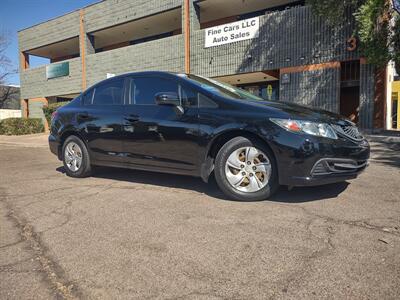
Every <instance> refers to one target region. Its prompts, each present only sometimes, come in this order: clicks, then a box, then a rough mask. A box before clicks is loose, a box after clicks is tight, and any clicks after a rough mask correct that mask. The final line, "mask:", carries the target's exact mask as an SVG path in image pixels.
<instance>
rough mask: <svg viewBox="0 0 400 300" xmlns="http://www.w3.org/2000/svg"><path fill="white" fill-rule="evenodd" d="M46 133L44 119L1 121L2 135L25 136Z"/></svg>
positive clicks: (0, 131)
mask: <svg viewBox="0 0 400 300" xmlns="http://www.w3.org/2000/svg"><path fill="white" fill-rule="evenodd" d="M41 132H44V126H43V120H42V119H33V118H32V119H25V118H8V119H4V120H1V121H0V135H23V134H32V133H41Z"/></svg>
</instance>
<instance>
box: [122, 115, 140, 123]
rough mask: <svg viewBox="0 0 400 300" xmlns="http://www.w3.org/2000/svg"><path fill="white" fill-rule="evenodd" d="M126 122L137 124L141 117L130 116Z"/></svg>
mask: <svg viewBox="0 0 400 300" xmlns="http://www.w3.org/2000/svg"><path fill="white" fill-rule="evenodd" d="M125 120H126V121H128V122H130V123H135V122H137V121H139V120H140V117H139V116H134V115H130V116H129V117H125Z"/></svg>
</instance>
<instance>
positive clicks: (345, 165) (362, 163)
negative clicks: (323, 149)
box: [311, 158, 368, 176]
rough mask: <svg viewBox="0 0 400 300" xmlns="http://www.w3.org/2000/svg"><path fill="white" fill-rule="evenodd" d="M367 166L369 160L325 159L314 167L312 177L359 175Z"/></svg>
mask: <svg viewBox="0 0 400 300" xmlns="http://www.w3.org/2000/svg"><path fill="white" fill-rule="evenodd" d="M367 165H368V161H367V160H359V161H356V160H352V159H335V158H323V159H321V160H319V161H318V162H317V163H316V164H315V165H314V167H313V168H312V171H311V175H312V176H318V175H328V174H345V173H358V172H360V171H362V170H363V169H364V168H365V167H366V166H367Z"/></svg>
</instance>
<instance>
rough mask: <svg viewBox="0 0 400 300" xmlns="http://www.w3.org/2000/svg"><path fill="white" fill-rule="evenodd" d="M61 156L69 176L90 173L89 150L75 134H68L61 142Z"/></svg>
mask: <svg viewBox="0 0 400 300" xmlns="http://www.w3.org/2000/svg"><path fill="white" fill-rule="evenodd" d="M62 154H63V156H62V158H63V163H64V168H65V172H66V173H67V175H68V176H71V177H79V178H80V177H87V176H89V175H90V173H91V166H90V157H89V152H88V150H87V148H86V145H85V143H84V142H83V141H82V140H81V139H80V138H78V137H77V136H74V135H71V136H69V137H68V138H67V139H66V141H65V142H64V144H63V148H62Z"/></svg>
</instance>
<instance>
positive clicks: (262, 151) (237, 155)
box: [214, 136, 279, 201]
mask: <svg viewBox="0 0 400 300" xmlns="http://www.w3.org/2000/svg"><path fill="white" fill-rule="evenodd" d="M228 159H229V161H228ZM237 171H238V172H237ZM214 172H215V179H216V181H217V184H218V186H219V188H220V189H221V190H222V191H223V192H224V194H225V195H227V196H228V197H229V198H230V199H233V200H239V201H260V200H266V199H268V198H269V197H270V196H271V195H273V194H274V193H275V191H276V190H277V188H278V185H279V184H278V172H277V167H276V162H275V159H274V156H273V155H272V153H271V151H270V150H269V149H268V148H267V147H266V146H264V145H263V144H262V143H259V142H258V141H255V140H250V139H248V138H245V137H242V136H239V137H235V138H233V139H231V140H230V141H228V142H227V143H226V144H225V145H224V146H222V148H221V149H220V150H219V152H218V154H217V157H216V160H215V169H214Z"/></svg>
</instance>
